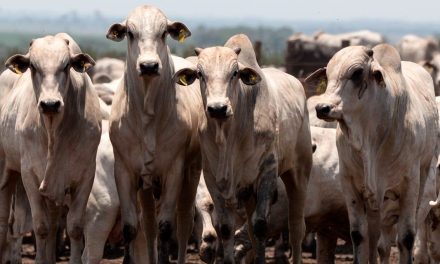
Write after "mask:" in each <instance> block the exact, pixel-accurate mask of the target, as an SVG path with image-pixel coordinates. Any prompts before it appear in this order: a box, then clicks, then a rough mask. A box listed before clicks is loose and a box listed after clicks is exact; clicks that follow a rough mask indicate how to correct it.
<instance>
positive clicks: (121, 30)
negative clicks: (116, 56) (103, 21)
mask: <svg viewBox="0 0 440 264" xmlns="http://www.w3.org/2000/svg"><path fill="white" fill-rule="evenodd" d="M126 34H127V26H126V21H125V20H124V21H123V22H122V23H116V24H113V25H111V27H110V28H109V29H108V31H107V35H105V36H106V37H107V38H108V39H110V40H113V41H118V42H119V41H122V40H124V38H125V35H126Z"/></svg>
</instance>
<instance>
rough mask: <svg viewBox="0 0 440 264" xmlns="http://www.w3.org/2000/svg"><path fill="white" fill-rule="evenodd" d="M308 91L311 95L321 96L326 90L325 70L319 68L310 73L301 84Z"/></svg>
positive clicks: (324, 68)
mask: <svg viewBox="0 0 440 264" xmlns="http://www.w3.org/2000/svg"><path fill="white" fill-rule="evenodd" d="M303 84H304V86H305V88H306V89H307V90H308V91H310V90H311V91H313V92H312V94H322V93H324V92H325V90H326V89H327V68H326V67H323V68H319V69H317V70H316V71H314V72H312V73H311V74H310V75H309V76H307V77H306V79H305V80H304V82H303Z"/></svg>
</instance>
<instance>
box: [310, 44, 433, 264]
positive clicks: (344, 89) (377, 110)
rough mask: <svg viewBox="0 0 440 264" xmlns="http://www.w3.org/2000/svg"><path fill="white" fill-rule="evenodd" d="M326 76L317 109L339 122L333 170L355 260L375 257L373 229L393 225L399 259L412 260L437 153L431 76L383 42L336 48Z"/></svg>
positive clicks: (321, 115) (375, 232)
mask: <svg viewBox="0 0 440 264" xmlns="http://www.w3.org/2000/svg"><path fill="white" fill-rule="evenodd" d="M326 78H327V89H326V92H325V93H324V94H323V95H322V96H321V99H322V100H321V102H320V103H319V104H318V105H317V106H316V111H317V115H318V117H319V118H322V119H324V120H331V121H334V120H336V121H338V123H339V124H338V128H337V147H338V153H339V158H340V163H339V165H340V175H341V183H342V188H343V193H344V196H345V201H346V205H347V209H348V215H349V219H350V232H351V238H352V242H353V246H354V258H355V262H358V263H367V262H368V261H370V262H371V263H373V262H376V258H377V251H376V250H377V241H378V239H379V236H380V235H381V230H380V229H379V228H377V227H378V226H380V227H382V230H386V229H389V227H391V226H392V225H394V224H396V223H397V234H398V245H399V249H400V262H401V263H411V262H412V255H411V254H412V248H413V242H414V239H415V234H416V215H417V209H418V206H419V204H420V200H421V197H422V194H423V189H424V186H425V182H426V179H427V178H428V176H429V174H430V173H432V170H431V169H430V168H431V166H432V164H433V163H434V164H436V163H437V158H438V147H437V145H438V133H439V126H438V112H437V107H436V103H435V98H434V88H433V82H432V78H431V76H430V75H429V74H428V73H427V72H426V71H425V70H424V69H423V68H422V67H421V66H419V65H417V64H415V63H411V62H405V61H403V62H402V61H401V59H400V56H399V53H398V52H397V50H396V49H395V48H393V47H392V46H390V45H387V44H382V45H378V46H376V47H374V48H373V49H372V50H371V49H368V48H365V47H362V46H353V47H347V48H345V49H342V50H341V51H339V52H338V53H337V54H335V56H334V57H333V58H332V59H331V60H330V62H329V64H328V65H327V69H326ZM420 135H423V136H420ZM434 166H435V165H434ZM387 197H394V198H393V200H396V199H397V198H398V199H399V207H398V210H397V212H395V211H393V212H390V211H388V210H387V209H388V207H387V206H386V204H385V200H387V199H386V198H387ZM382 234H384V232H382Z"/></svg>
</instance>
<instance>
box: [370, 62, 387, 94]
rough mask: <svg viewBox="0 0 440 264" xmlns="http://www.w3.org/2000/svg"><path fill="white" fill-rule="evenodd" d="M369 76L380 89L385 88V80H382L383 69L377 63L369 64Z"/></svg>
mask: <svg viewBox="0 0 440 264" xmlns="http://www.w3.org/2000/svg"><path fill="white" fill-rule="evenodd" d="M370 65H371V66H370V75H371V77H372V78H373V79H374V81H375V82H376V83H377V85H379V86H380V87H382V88H383V87H385V86H386V84H385V80H384V77H383V76H384V74H383V72H384V71H383V68H382V67H381V66H380V65H379V63H378V62H377V61H374V60H373V61H372V62H371V64H370Z"/></svg>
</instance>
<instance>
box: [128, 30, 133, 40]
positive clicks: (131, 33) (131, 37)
mask: <svg viewBox="0 0 440 264" xmlns="http://www.w3.org/2000/svg"><path fill="white" fill-rule="evenodd" d="M127 35H128V38H130V39H133V38H134V35H133V32H131V31H127Z"/></svg>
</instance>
